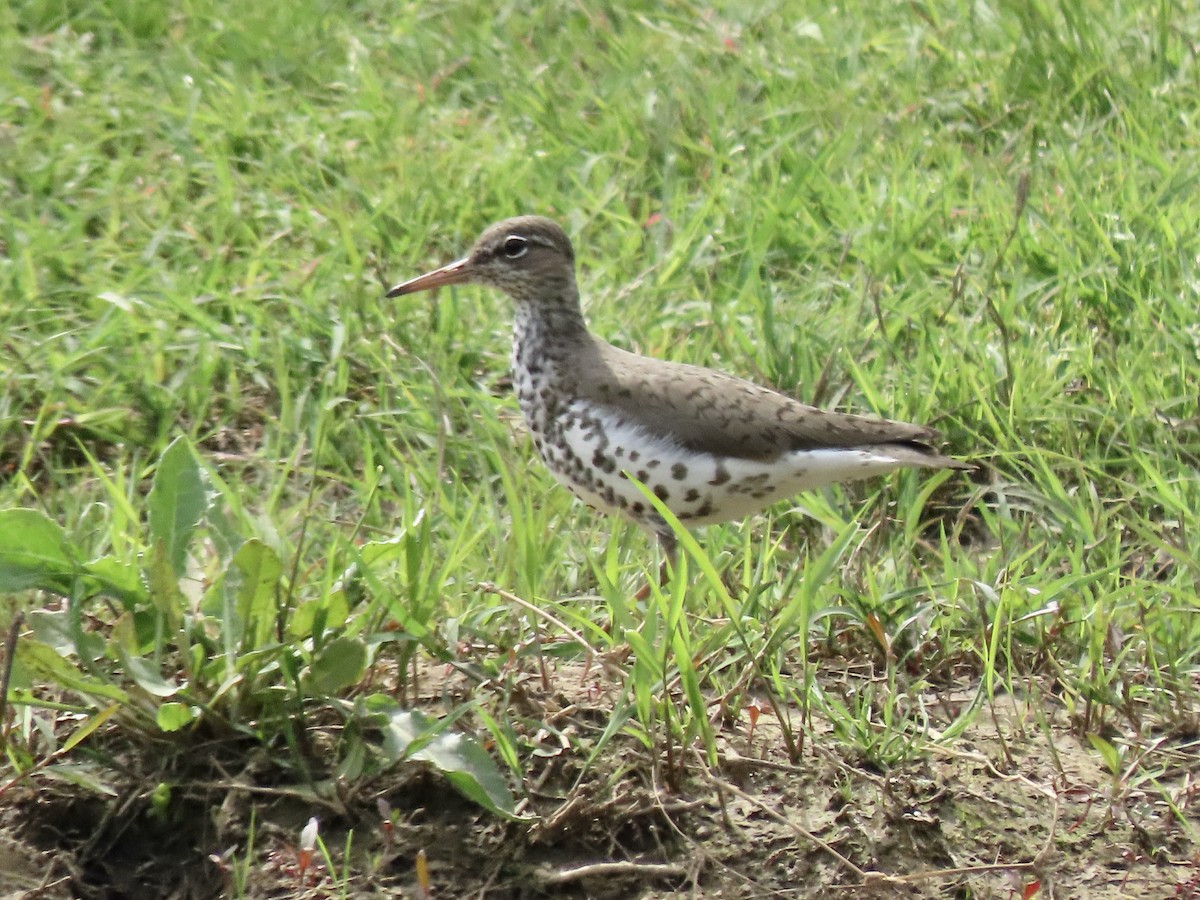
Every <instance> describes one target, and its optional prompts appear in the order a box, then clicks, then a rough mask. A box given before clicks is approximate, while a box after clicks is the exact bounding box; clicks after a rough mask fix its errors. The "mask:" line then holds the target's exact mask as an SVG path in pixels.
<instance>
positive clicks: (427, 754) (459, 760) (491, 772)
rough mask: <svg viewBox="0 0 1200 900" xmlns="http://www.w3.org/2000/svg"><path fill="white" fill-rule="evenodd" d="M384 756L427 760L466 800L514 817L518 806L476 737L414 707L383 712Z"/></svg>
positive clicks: (500, 774)
mask: <svg viewBox="0 0 1200 900" xmlns="http://www.w3.org/2000/svg"><path fill="white" fill-rule="evenodd" d="M382 715H383V718H384V732H383V734H384V737H383V749H384V755H385V756H386V757H387V758H388V759H389V760H392V761H398V760H401V759H415V760H421V761H424V762H428V763H430V764H431V765H433V766H434V767H435V768H436V769H438V770H439V771H440V772H442V774H444V775H445V776H446V778H447V780H448V781H449V782H450V783H451V784H452V785H453V786H454V787H455V789H456V790H458V792H459V793H461V794H462V795H463V796H465V797H466V798H467V799H469V800H472V801H474V802H475V803H478V804H479V805H480V806H482V807H484V808H485V809H488V810H490V811H491V812H493V813H496V814H497V815H500V816H505V817H507V818H512V817H513V816H514V813H513V809H514V808H515V806H516V803H515V800H514V799H513V795H512V792H511V791H510V790H509V789H508V782H507V781H506V779H505V778H504V774H503V773H502V772H501V771H500V768H499V766H497V765H496V763H495V762H494V761H493V760H492V758H491V757H490V756H489V755H488V754H487V751H486V750H484V749H483V747H481V746H480V744H479V742H478V741H476V740H475V739H473V738H471V737H468V736H467V735H465V734H462V733H461V732H452V731H448V730H446V727H445V723H444V722H440V721H438V720H437V719H431V718H430V717H428V716H426V715H424V714H423V713H420V712H418V711H416V710H411V709H399V708H394V709H391V710H385V711H382Z"/></svg>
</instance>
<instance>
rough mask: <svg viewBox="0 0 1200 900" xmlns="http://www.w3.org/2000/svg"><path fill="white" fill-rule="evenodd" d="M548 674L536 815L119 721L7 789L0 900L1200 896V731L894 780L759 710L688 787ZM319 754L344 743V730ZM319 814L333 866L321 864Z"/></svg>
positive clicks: (683, 760)
mask: <svg viewBox="0 0 1200 900" xmlns="http://www.w3.org/2000/svg"><path fill="white" fill-rule="evenodd" d="M552 674H553V677H552V679H551V681H550V689H549V690H546V689H545V688H544V687H543V685H542V683H541V682H540V680H539V679H536V678H532V677H531V678H530V679H529V681H528V682H527V683H526V684H525V685H524V687H523V693H522V696H521V698H520V702H521V703H522V704H525V705H527V706H528V709H526V710H525V711H524V713H525V720H527V721H528V716H529V713H530V712H531V711H538V712H539V713H540V715H541V716H543V717H544V718H545V720H546V721H547V722H552V723H553V729H552V731H553V733H555V734H563V735H567V736H568V737H569V740H568V741H567V742H565V744H564V743H562V742H559V741H557V740H549V739H547V740H545V741H544V742H543V744H542V749H541V751H540V752H539V753H538V754H536V755H530V756H529V757H527V759H526V765H527V771H526V778H525V783H524V785H523V787H522V789H521V790H520V791H519V793H520V794H522V795H524V796H527V797H528V802H527V803H525V804H524V805H523V806H521V807H519V811H520V812H521V813H522V815H523V816H524V817H525V818H524V819H523V820H522V821H516V822H512V821H505V820H502V819H499V818H497V817H496V816H494V815H492V814H489V813H487V812H485V811H483V810H481V809H480V808H479V807H477V806H475V805H473V804H472V803H470V802H469V801H467V800H465V799H463V798H462V797H461V796H460V795H459V794H458V793H456V792H455V791H454V790H453V789H452V788H451V787H450V786H449V785H448V784H447V782H446V781H445V779H444V778H443V777H442V776H441V775H440V774H439V773H437V772H435V771H432V770H431V769H429V768H426V767H425V766H423V765H418V764H407V765H403V766H401V767H399V768H394V769H392V770H390V771H388V772H387V773H386V774H384V775H380V776H376V777H373V778H371V779H367V780H364V781H359V782H357V783H355V784H354V785H352V786H343V787H342V788H340V789H333V788H328V787H326V788H319V789H318V790H317V791H316V792H314V790H313V789H312V788H310V787H309V786H308V785H307V784H304V783H297V782H296V781H295V780H293V781H291V782H290V783H289V782H288V781H287V780H286V779H284V778H282V777H281V774H282V770H281V768H280V767H279V766H278V765H276V764H275V763H273V762H272V760H271V758H270V755H269V754H268V753H267V752H266V751H265V750H264V749H262V748H261V747H257V748H256V747H252V746H239V745H237V744H236V743H232V742H229V741H228V740H226V741H213V742H211V743H197V744H196V745H195V746H193V747H190V748H187V749H186V751H185V752H180V751H179V748H178V747H169V746H166V745H164V746H163V747H162V748H160V749H161V752H147V746H148V745H147V744H146V743H145V742H143V743H141V744H140V745H138V746H137V747H134V746H133V745H131V744H129V743H128V742H127V741H123V740H122V737H121V734H120V733H119V732H117V731H115V730H114V731H113V732H111V733H109V734H107V735H104V734H97V735H95V736H94V738H93V740H92V741H91V742H90V745H89V748H88V751H87V753H83V752H82V751H79V750H77V751H76V754H75V755H74V756H73V757H72V759H74V760H77V761H78V765H77V767H76V768H75V769H61V768H56V769H53V770H50V769H48V770H46V771H44V772H42V773H41V774H37V775H34V776H32V777H28V778H26V779H23V780H21V781H20V782H17V783H10V779H11V778H12V773H11V770H9V771H8V772H7V773H5V774H4V775H3V781H2V782H0V783H3V784H6V785H8V789H7V791H6V792H5V793H4V794H3V796H2V797H0V803H2V806H0V898H4V900H8V898H17V897H21V898H33V897H37V898H47V900H50V898H53V900H57V898H69V897H71V898H74V897H78V898H124V897H129V898H145V897H171V898H209V897H223V896H245V897H250V898H267V897H303V898H309V897H311V898H323V897H340V896H348V897H367V898H373V897H419V896H422V891H421V889H420V886H419V878H418V874H417V865H418V862H417V861H418V856H419V854H420V852H421V851H423V852H424V857H425V860H426V861H427V864H428V872H429V875H428V880H429V884H430V891H429V894H430V896H433V897H454V898H458V897H479V898H484V897H487V898H526V897H595V898H653V897H666V896H676V895H684V896H693V897H712V898H752V897H754V898H760V897H814V896H822V895H824V896H830V897H837V896H854V897H930V898H932V897H939V898H940V897H962V898H968V897H969V898H989V897H994V898H1009V897H1039V898H1041V897H1071V898H1075V897H1091V898H1118V897H1136V898H1180V897H1182V898H1188V897H1200V856H1198V855H1197V854H1198V851H1197V848H1196V846H1195V845H1194V844H1193V843H1192V840H1191V835H1194V834H1196V833H1197V831H1198V830H1200V781H1198V779H1200V751H1198V749H1197V746H1198V742H1197V735H1196V734H1195V733H1194V730H1192V731H1191V732H1189V730H1188V729H1187V728H1181V727H1178V726H1177V727H1175V729H1174V730H1173V731H1171V730H1162V731H1161V733H1158V734H1154V735H1150V736H1146V735H1143V737H1142V740H1141V743H1140V744H1139V745H1138V746H1139V747H1140V750H1138V751H1134V752H1130V753H1129V754H1127V756H1126V766H1125V769H1124V770H1123V771H1122V772H1121V773H1120V775H1119V776H1115V777H1114V775H1113V774H1111V773H1110V772H1109V771H1108V769H1107V768H1106V767H1105V765H1104V761H1103V758H1102V756H1101V755H1100V754H1098V753H1097V752H1096V751H1095V750H1094V749H1093V748H1092V747H1091V746H1090V744H1089V743H1088V741H1087V740H1086V739H1081V738H1080V736H1079V734H1078V733H1077V729H1076V728H1075V727H1073V725H1074V724H1076V723H1073V722H1071V721H1070V720H1069V717H1068V716H1067V714H1066V713H1065V712H1064V709H1063V707H1062V705H1061V704H1060V703H1059V702H1058V701H1056V700H1055V699H1054V698H1053V697H1052V696H1051V695H1050V694H1048V693H1042V692H1040V691H1039V692H1038V697H1039V699H1038V701H1037V703H1036V704H1035V703H1033V702H1032V701H1030V702H1025V701H1023V700H1022V699H1020V698H1016V697H1003V698H999V699H998V700H997V701H996V703H995V704H994V705H987V704H985V705H983V706H982V707H981V708H980V709H979V711H978V714H977V715H976V716H975V718H974V721H973V724H972V725H971V726H970V728H969V729H968V730H967V732H966V733H965V734H964V735H962V736H960V737H958V738H957V739H955V740H950V741H945V742H944V743H940V744H939V743H936V742H932V743H925V744H923V745H922V746H923V749H922V751H921V752H919V753H916V754H913V755H912V757H911V758H909V759H907V760H905V761H902V762H900V763H898V764H895V765H893V766H890V767H888V768H887V769H886V770H884V769H883V768H881V767H879V766H876V765H871V764H869V763H868V762H866V761H865V760H862V759H854V758H851V757H852V756H853V754H852V752H851V751H849V750H848V748H847V745H846V744H844V743H839V742H837V741H835V740H833V736H832V735H831V734H830V733H829V729H828V726H825V725H823V724H822V721H821V719H820V718H819V717H816V716H814V717H813V719H814V721H813V723H812V725H811V726H807V727H806V728H804V729H802V731H803V740H804V749H803V751H802V754H801V756H800V759H799V762H798V764H792V763H790V762H789V761H788V757H787V754H786V752H785V748H784V743H783V741H782V738H781V735H782V732H781V729H780V727H779V725H778V723H777V721H776V720H774V719H773V718H772V717H771V716H770V715H766V714H764V715H763V716H761V717H760V718H759V719H758V722H757V724H756V726H755V728H754V731H753V734H750V729H749V725H748V723H747V722H746V721H745V720H744V719H742V720H739V721H735V722H731V723H727V724H726V725H725V726H724V727H723V728H722V730H721V736H720V738H719V747H720V759H719V762H718V763H717V764H716V765H710V764H709V763H708V762H706V761H705V759H704V758H703V757H702V756H700V755H699V754H698V753H696V752H691V753H688V754H684V755H682V756H679V755H677V756H676V757H675V763H676V766H677V768H680V769H681V770H682V772H681V774H680V775H679V776H678V777H677V779H676V783H675V784H674V785H671V784H668V783H667V782H668V780H669V779H668V778H667V777H666V773H667V771H668V770H667V764H666V761H665V760H664V759H662V758H655V757H654V756H652V755H651V753H650V752H649V751H647V750H646V749H645V748H644V747H643V746H642V745H640V744H638V743H637V742H635V741H634V740H632V739H629V738H619V739H617V740H616V741H614V742H613V743H612V744H610V745H609V747H608V749H607V751H606V752H605V753H603V754H602V755H601V756H600V757H599V758H598V760H597V761H595V762H594V763H592V764H591V765H588V764H587V760H586V748H587V747H589V746H591V745H592V744H593V742H594V741H595V740H596V739H597V738H598V736H599V734H600V732H601V730H602V729H603V727H604V725H605V724H606V722H607V720H608V715H609V711H610V710H611V708H612V700H613V696H615V692H616V687H615V685H609V686H608V687H607V688H603V687H602V688H601V689H599V690H598V689H597V684H596V681H595V673H594V672H592V673H589V674H588V677H587V678H586V679H584V680H583V682H581V681H580V679H579V675H580V672H579V670H573V671H572V670H568V669H562V670H559V671H557V672H555V673H552ZM438 679H441V683H438ZM469 689H470V687H469V686H468V685H467V684H466V683H464V682H463V681H462V678H461V676H460V675H458V674H457V673H453V672H448V671H443V670H438V669H433V668H431V669H429V670H427V672H426V677H425V680H424V682H423V693H424V694H425V695H426V697H427V699H428V701H429V703H428V705H429V706H430V707H435V706H437V702H436V701H435V699H434V698H445V697H447V696H453V695H458V696H462V694H465V692H467V691H468V690H469ZM476 689H477V690H478V689H479V688H476ZM970 698H971V693H970V692H969V691H967V690H964V691H963V692H962V693H961V695H960V696H958V697H954V698H950V697H948V695H946V694H945V693H944V692H943V693H942V694H940V695H939V697H938V698H936V703H930V709H939V710H944V711H945V715H946V718H945V720H944V721H938V720H937V718H936V716H934V717H933V718H931V720H930V723H929V727H930V728H932V729H936V728H939V727H946V726H947V725H948V723H949V721H950V716H952V715H953V714H954V713H955V712H956V711H961V709H962V707H963V705H964V704H966V703H968V702H969V700H970ZM438 709H444V707H438ZM797 721H799V717H797ZM548 733H549V732H548ZM1110 737H1111V738H1112V739H1113V740H1114V741H1115V742H1116V743H1120V740H1119V739H1120V735H1119V734H1117V733H1114V734H1112V735H1110ZM316 738H317V739H316V740H315V741H314V746H315V747H316V748H317V749H318V751H319V750H320V748H321V747H322V746H327V747H332V746H333V745H334V742H335V741H336V734H335V730H334V729H328V730H326V731H325V732H324V733H319V734H318V735H317V736H316ZM322 740H324V741H325V742H326V743H325V744H324V745H323V744H322ZM329 755H330V756H332V755H333V754H332V752H330V754H329ZM319 756H320V754H319V753H318V758H319ZM51 771H53V774H52V775H51V774H49V773H50V772H51ZM317 774H322V773H317ZM324 774H327V773H324ZM96 781H102V782H104V783H105V784H106V785H107V786H108V787H109V788H110V790H111V791H112V793H111V794H107V793H103V792H100V791H98V790H96V789H95V784H94V782H96ZM164 783H169V784H170V785H171V788H170V793H169V801H167V802H163V789H162V788H159V789H158V793H157V794H156V792H155V788H156V786H157V785H160V784H164ZM327 785H328V782H326V786H327ZM381 801H382V802H381ZM389 809H390V811H391V812H390V816H391V818H392V819H393V820H394V824H393V826H392V827H391V828H390V829H389V828H387V827H384V825H383V820H384V814H385V813H387V812H388V811H389ZM312 816H316V817H317V818H318V819H319V821H320V827H321V836H322V839H323V841H324V842H325V844H326V846H327V847H328V848H329V854H330V858H331V860H332V861H333V863H334V867H333V869H332V870H330V869H329V867H328V866H327V865H326V864H325V863H324V862H323V861H322V860H320V859H318V860H316V861H315V862H314V863H313V864H311V865H310V866H309V867H308V868H307V870H306V871H304V872H303V873H301V872H300V871H298V866H297V852H296V849H295V848H296V846H297V843H298V840H299V835H300V831H301V829H302V827H303V826H304V824H305V823H306V822H307V821H308V820H309V818H310V817H312ZM348 837H349V843H348ZM347 846H349V852H348V854H347Z"/></svg>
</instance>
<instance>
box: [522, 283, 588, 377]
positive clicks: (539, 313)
mask: <svg viewBox="0 0 1200 900" xmlns="http://www.w3.org/2000/svg"><path fill="white" fill-rule="evenodd" d="M590 340H591V336H590V335H589V334H588V330H587V325H586V323H585V322H584V320H583V313H582V312H581V311H580V309H579V294H578V293H577V291H576V290H575V288H574V286H573V285H572V286H570V288H569V289H566V290H563V291H562V292H561V293H558V294H556V295H554V296H553V297H551V298H546V297H541V298H539V299H538V300H536V301H533V302H530V301H518V302H517V304H516V310H515V315H514V316H513V359H512V361H513V368H514V369H518V368H526V369H528V368H536V367H537V365H536V364H537V363H539V362H540V363H549V364H551V365H554V364H561V363H564V362H567V363H569V361H570V360H571V358H572V357H573V356H575V355H576V353H577V351H578V348H579V347H581V346H584V345H586V344H587V343H588V342H589V341H590Z"/></svg>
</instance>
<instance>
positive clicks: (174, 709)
mask: <svg viewBox="0 0 1200 900" xmlns="http://www.w3.org/2000/svg"><path fill="white" fill-rule="evenodd" d="M154 718H155V721H157V722H158V727H159V728H161V729H162V730H163V731H178V730H179V729H180V728H185V727H187V726H188V725H191V724H192V723H193V722H194V721H196V718H197V716H196V709H195V707H193V706H190V705H189V704H187V703H175V702H174V701H172V702H169V703H164V704H162V705H161V706H160V707H159V708H158V714H157V715H156V716H155V717H154Z"/></svg>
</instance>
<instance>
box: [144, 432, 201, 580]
mask: <svg viewBox="0 0 1200 900" xmlns="http://www.w3.org/2000/svg"><path fill="white" fill-rule="evenodd" d="M206 505H207V497H206V496H205V491H204V479H203V478H202V477H201V474H200V466H199V465H198V464H197V463H196V456H195V454H193V453H192V448H191V445H190V444H189V443H188V442H187V440H186V439H184V438H182V437H180V438H176V439H175V440H174V441H172V442H171V445H170V446H169V447H167V449H166V450H164V451H163V455H162V456H161V457H160V458H159V460H158V470H157V471H156V472H155V473H154V483H153V484H152V485H151V487H150V493H149V495H148V496H147V497H146V506H147V509H148V512H149V520H150V538H151V540H152V541H153V542H154V543H155V544H161V546H162V547H163V550H164V552H165V554H166V558H167V561H168V562H170V564H171V568H172V569H173V570H174V572H175V576H176V577H177V578H178V577H180V576H181V575H183V573H184V568H185V566H186V563H187V549H188V544H189V543H190V542H191V539H192V532H193V531H195V529H196V525H197V523H199V521H200V519H201V517H202V516H203V515H204V510H205V507H206Z"/></svg>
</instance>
